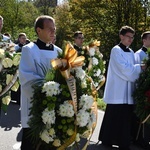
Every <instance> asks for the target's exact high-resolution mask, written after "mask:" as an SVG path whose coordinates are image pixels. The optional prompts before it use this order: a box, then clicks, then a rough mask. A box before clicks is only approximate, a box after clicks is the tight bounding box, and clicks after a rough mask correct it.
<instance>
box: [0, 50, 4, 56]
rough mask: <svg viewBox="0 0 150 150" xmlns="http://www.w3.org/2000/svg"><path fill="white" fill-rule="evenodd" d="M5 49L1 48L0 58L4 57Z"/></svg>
mask: <svg viewBox="0 0 150 150" xmlns="http://www.w3.org/2000/svg"><path fill="white" fill-rule="evenodd" d="M4 56H5V51H4V50H3V49H0V58H4Z"/></svg>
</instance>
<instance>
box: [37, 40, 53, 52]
mask: <svg viewBox="0 0 150 150" xmlns="http://www.w3.org/2000/svg"><path fill="white" fill-rule="evenodd" d="M34 43H35V44H36V45H37V46H38V48H39V49H40V50H49V51H54V45H53V44H46V43H44V42H42V41H41V40H40V39H37V41H36V42H34Z"/></svg>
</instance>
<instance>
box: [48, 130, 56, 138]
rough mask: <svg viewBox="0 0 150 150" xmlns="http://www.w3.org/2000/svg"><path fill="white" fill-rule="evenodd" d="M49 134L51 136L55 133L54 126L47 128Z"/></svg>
mask: <svg viewBox="0 0 150 150" xmlns="http://www.w3.org/2000/svg"><path fill="white" fill-rule="evenodd" d="M49 135H50V136H52V137H53V136H54V135H55V130H54V128H51V129H49Z"/></svg>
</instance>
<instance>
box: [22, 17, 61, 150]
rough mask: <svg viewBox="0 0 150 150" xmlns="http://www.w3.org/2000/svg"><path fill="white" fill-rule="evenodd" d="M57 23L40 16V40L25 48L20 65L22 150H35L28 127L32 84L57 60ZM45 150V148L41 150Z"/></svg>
mask: <svg viewBox="0 0 150 150" xmlns="http://www.w3.org/2000/svg"><path fill="white" fill-rule="evenodd" d="M55 30H56V27H55V21H54V19H53V18H52V17H50V16H45V15H44V16H40V17H38V18H37V19H36V21H35V31H36V33H37V36H38V39H37V41H36V42H34V43H33V42H30V43H29V44H27V45H25V46H23V48H22V55H21V61H20V65H19V79H20V83H21V125H22V127H23V136H22V144H21V150H35V149H36V148H34V147H33V144H32V142H31V140H32V139H31V138H30V137H29V136H28V132H29V131H30V130H31V129H30V128H29V125H28V121H29V119H30V118H29V113H30V109H29V108H30V107H31V97H32V96H33V93H32V92H33V89H32V87H31V86H32V83H33V81H34V80H37V79H41V80H42V79H44V78H45V75H44V73H43V70H42V66H44V67H45V68H46V69H49V68H51V65H50V60H51V59H54V58H57V56H58V52H62V50H61V49H60V48H58V47H57V46H56V45H54V44H52V41H53V39H54V36H55ZM40 66H41V67H40ZM39 150H43V147H41V148H39Z"/></svg>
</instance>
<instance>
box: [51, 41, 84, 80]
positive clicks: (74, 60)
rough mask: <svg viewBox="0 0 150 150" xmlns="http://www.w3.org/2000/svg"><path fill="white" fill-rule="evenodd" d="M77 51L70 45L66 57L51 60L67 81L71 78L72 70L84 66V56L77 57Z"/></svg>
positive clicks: (65, 53)
mask: <svg viewBox="0 0 150 150" xmlns="http://www.w3.org/2000/svg"><path fill="white" fill-rule="evenodd" d="M77 55H78V54H77V51H76V50H75V49H74V48H73V46H72V45H71V44H70V43H68V44H67V45H66V48H65V52H64V57H63V58H56V59H52V60H51V64H52V67H53V68H54V69H59V70H60V71H61V74H62V75H63V77H65V79H68V78H69V77H70V69H71V68H74V67H79V66H82V65H83V63H84V59H85V58H84V56H77Z"/></svg>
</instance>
